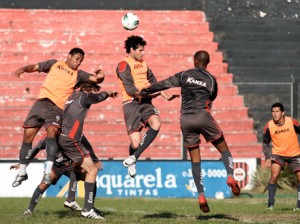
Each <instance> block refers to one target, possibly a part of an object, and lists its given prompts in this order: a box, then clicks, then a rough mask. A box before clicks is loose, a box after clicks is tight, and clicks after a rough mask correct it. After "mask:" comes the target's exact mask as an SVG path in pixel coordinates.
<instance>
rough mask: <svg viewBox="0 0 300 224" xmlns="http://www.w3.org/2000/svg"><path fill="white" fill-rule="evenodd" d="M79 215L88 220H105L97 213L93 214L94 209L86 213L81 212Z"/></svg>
mask: <svg viewBox="0 0 300 224" xmlns="http://www.w3.org/2000/svg"><path fill="white" fill-rule="evenodd" d="M81 215H82V216H83V217H85V218H90V219H105V218H103V217H102V216H101V215H100V214H98V213H97V212H95V210H94V209H91V210H90V211H88V212H85V211H82V212H81Z"/></svg>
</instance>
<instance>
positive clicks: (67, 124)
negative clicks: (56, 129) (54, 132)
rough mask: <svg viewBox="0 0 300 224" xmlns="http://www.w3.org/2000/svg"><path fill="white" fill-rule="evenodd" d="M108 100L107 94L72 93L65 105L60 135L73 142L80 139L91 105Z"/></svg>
mask: <svg viewBox="0 0 300 224" xmlns="http://www.w3.org/2000/svg"><path fill="white" fill-rule="evenodd" d="M107 98H108V93H107V92H100V93H86V92H82V91H74V92H73V93H72V95H71V96H70V97H69V98H68V100H67V101H66V103H65V109H64V112H63V122H62V135H65V136H68V137H69V138H71V139H74V141H75V142H76V141H80V140H81V138H82V131H83V123H84V119H85V117H86V115H87V112H88V110H89V108H90V106H91V104H96V103H99V102H101V101H103V100H105V99H107Z"/></svg>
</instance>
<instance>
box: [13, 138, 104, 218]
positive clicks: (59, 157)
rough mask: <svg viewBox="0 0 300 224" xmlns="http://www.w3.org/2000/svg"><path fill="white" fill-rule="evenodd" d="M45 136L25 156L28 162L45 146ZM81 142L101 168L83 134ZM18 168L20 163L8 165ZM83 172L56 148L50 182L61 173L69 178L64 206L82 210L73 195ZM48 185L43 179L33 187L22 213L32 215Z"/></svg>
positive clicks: (54, 182) (53, 182)
mask: <svg viewBox="0 0 300 224" xmlns="http://www.w3.org/2000/svg"><path fill="white" fill-rule="evenodd" d="M45 137H46V135H44V136H43V137H42V139H41V140H40V141H39V142H38V144H37V145H36V146H35V147H34V148H33V149H31V150H30V151H29V154H28V155H27V156H26V157H28V158H27V159H28V162H30V161H32V159H33V158H34V157H35V156H36V155H37V154H38V152H39V151H40V150H43V149H45V148H46V141H45ZM82 142H83V144H84V146H85V147H86V148H87V149H88V150H89V152H90V153H91V156H92V158H93V161H94V163H96V165H97V167H98V169H102V164H101V163H100V161H99V160H98V158H97V157H96V155H95V153H94V151H93V148H92V146H91V144H90V143H89V142H88V140H87V139H86V138H85V136H83V137H82ZM27 165H29V164H27ZM19 168H20V164H15V165H12V166H11V167H10V169H19ZM85 174H86V173H85V171H84V170H82V169H78V167H77V168H75V169H74V167H73V166H72V161H71V160H70V159H68V158H67V157H66V156H64V155H63V154H62V153H61V152H60V148H59V149H58V152H57V154H56V159H55V161H54V164H53V167H52V171H51V184H52V185H55V184H56V183H57V182H58V180H59V179H60V178H61V176H62V175H65V176H67V177H69V178H70V183H69V190H68V196H67V199H66V201H65V202H64V207H66V208H69V209H72V210H76V211H81V210H82V209H81V207H80V206H79V205H78V204H77V202H76V201H75V195H76V188H77V182H78V181H79V180H82V181H84V179H85ZM48 187H50V184H45V183H44V182H43V181H42V182H41V183H40V184H39V185H38V186H37V188H36V189H35V191H34V193H33V195H32V197H31V200H30V203H29V205H28V208H27V209H26V210H25V211H24V213H23V214H24V215H32V213H33V210H34V208H35V207H36V205H37V204H38V202H39V200H40V199H41V198H42V196H43V194H44V192H45V191H46V190H47V189H48ZM96 190H97V188H95V194H94V195H95V196H96ZM94 210H96V211H97V212H98V213H100V211H99V210H98V209H96V208H94Z"/></svg>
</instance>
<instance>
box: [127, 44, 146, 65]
mask: <svg viewBox="0 0 300 224" xmlns="http://www.w3.org/2000/svg"><path fill="white" fill-rule="evenodd" d="M130 55H131V57H133V58H134V59H135V60H137V61H142V60H143V56H144V46H139V47H138V48H137V49H135V50H134V49H133V48H131V50H130Z"/></svg>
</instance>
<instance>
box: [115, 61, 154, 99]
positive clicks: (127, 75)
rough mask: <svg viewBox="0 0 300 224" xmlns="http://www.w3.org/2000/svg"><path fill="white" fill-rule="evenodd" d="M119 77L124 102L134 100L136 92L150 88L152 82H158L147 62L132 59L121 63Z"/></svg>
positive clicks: (118, 71) (118, 70)
mask: <svg viewBox="0 0 300 224" xmlns="http://www.w3.org/2000/svg"><path fill="white" fill-rule="evenodd" d="M117 77H118V82H119V84H120V88H121V94H122V98H123V101H128V100H132V99H133V95H134V94H135V93H136V92H138V91H140V90H141V89H143V88H147V87H149V86H150V85H151V83H152V82H156V79H155V78H154V75H153V73H152V72H151V70H150V69H149V68H148V66H147V64H146V62H145V61H142V62H140V61H136V60H134V59H132V58H130V57H126V58H124V60H123V61H121V62H120V63H119V65H118V68H117Z"/></svg>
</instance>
